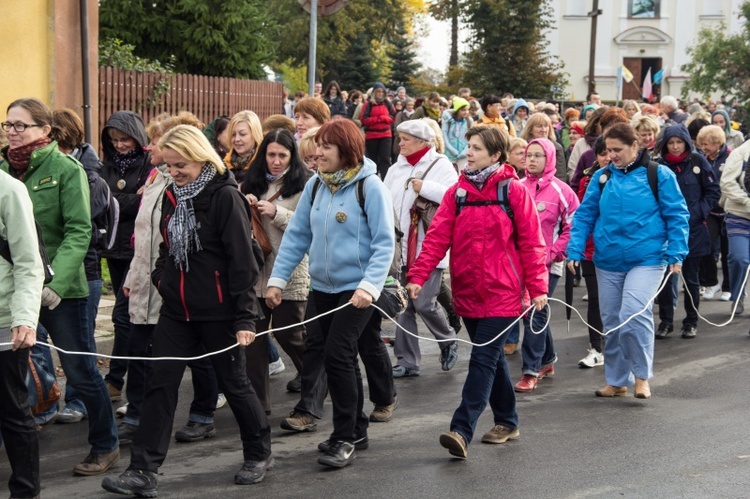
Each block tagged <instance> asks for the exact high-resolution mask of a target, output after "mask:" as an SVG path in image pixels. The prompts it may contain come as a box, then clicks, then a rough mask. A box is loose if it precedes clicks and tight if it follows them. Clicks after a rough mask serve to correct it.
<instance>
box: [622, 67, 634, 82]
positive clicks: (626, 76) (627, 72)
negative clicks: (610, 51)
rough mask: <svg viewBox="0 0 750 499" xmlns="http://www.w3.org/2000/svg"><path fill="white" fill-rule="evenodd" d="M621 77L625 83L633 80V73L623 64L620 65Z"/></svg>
mask: <svg viewBox="0 0 750 499" xmlns="http://www.w3.org/2000/svg"><path fill="white" fill-rule="evenodd" d="M622 79H623V80H625V82H626V83H630V82H631V81H633V73H631V72H630V70H629V69H628V68H626V67H625V66H622Z"/></svg>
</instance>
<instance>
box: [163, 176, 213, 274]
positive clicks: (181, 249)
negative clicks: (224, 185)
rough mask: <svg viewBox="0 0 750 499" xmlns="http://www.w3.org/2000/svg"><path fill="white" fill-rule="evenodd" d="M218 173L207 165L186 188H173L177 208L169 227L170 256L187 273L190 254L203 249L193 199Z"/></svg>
mask: <svg viewBox="0 0 750 499" xmlns="http://www.w3.org/2000/svg"><path fill="white" fill-rule="evenodd" d="M216 173H217V172H216V167H215V166H214V165H212V164H211V163H206V165H205V166H204V167H203V170H201V173H200V175H198V178H196V179H195V180H193V181H192V182H190V183H189V184H188V185H186V186H184V187H178V186H176V185H175V186H174V187H173V189H174V195H175V197H176V198H177V206H176V207H175V209H174V215H172V218H170V219H169V224H168V225H167V231H168V233H169V255H170V256H171V257H172V258H174V263H175V265H177V267H179V268H180V269H182V268H183V265H184V269H185V272H189V271H190V263H189V262H188V253H197V252H198V251H201V250H202V249H203V248H202V247H201V241H200V239H199V238H198V228H199V227H198V223H197V222H196V220H195V210H194V209H193V198H194V197H195V196H197V195H198V194H200V192H201V191H202V190H203V189H204V188H205V187H206V185H207V184H208V183H209V182H210V181H211V180H212V179H213V178H214V176H215V175H216Z"/></svg>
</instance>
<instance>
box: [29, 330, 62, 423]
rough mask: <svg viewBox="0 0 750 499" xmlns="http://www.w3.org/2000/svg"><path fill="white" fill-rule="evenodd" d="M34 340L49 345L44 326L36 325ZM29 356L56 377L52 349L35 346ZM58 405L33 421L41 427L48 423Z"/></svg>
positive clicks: (54, 405)
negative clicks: (40, 360)
mask: <svg viewBox="0 0 750 499" xmlns="http://www.w3.org/2000/svg"><path fill="white" fill-rule="evenodd" d="M36 339H37V340H39V341H43V342H45V343H49V333H48V332H47V330H46V329H44V326H43V325H42V324H38V325H37V328H36ZM30 353H31V356H32V357H34V358H35V359H37V360H39V357H41V359H42V360H43V362H42V363H41V365H42V367H43V369H44V370H45V371H47V372H48V373H49V374H51V375H52V376H53V377H56V374H55V363H54V361H53V360H52V349H51V348H49V347H48V346H46V345H44V346H43V345H40V344H36V345H34V346H33V347H31V352H30ZM57 409H58V404H53V405H52V406H51V407H50V408H49V409H47V410H46V411H44V412H41V413H39V414H37V415H35V416H34V420H35V421H36V423H37V424H40V425H43V424H47V423H49V422H50V421H51V420H52V418H53V417H54V416H55V415H56V414H57Z"/></svg>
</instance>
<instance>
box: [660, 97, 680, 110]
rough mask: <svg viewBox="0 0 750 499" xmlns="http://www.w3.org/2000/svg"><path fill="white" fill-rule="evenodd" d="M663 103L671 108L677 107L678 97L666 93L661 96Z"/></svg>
mask: <svg viewBox="0 0 750 499" xmlns="http://www.w3.org/2000/svg"><path fill="white" fill-rule="evenodd" d="M661 105H662V106H664V107H668V108H669V109H677V99H675V98H674V97H672V96H671V95H665V96H664V97H662V98H661Z"/></svg>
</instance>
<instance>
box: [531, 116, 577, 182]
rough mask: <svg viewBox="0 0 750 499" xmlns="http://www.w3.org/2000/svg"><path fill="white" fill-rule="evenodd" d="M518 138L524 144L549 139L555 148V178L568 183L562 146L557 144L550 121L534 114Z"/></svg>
mask: <svg viewBox="0 0 750 499" xmlns="http://www.w3.org/2000/svg"><path fill="white" fill-rule="evenodd" d="M520 137H521V138H522V139H523V140H525V141H526V142H531V141H532V140H533V139H549V140H550V141H551V142H552V143H553V144H554V146H555V177H556V178H559V179H560V180H562V181H563V182H565V183H567V182H568V174H567V172H566V170H565V169H566V167H567V165H566V163H565V151H563V148H562V146H561V145H560V143H559V142H557V137H556V135H555V130H554V128H552V121H551V120H550V119H549V116H547V115H546V114H544V113H536V114H532V115H531V116H529V119H528V120H527V121H526V126H524V127H523V130H521V135H520Z"/></svg>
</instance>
